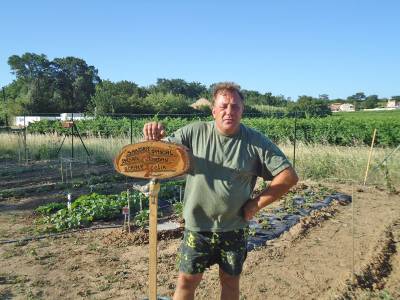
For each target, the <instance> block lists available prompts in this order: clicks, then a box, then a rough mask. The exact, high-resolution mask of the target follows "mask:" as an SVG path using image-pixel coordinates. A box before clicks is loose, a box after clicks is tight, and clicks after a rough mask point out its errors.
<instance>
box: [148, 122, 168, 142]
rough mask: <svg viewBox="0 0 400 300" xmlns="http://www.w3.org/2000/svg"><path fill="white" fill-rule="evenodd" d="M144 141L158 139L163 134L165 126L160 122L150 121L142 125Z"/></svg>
mask: <svg viewBox="0 0 400 300" xmlns="http://www.w3.org/2000/svg"><path fill="white" fill-rule="evenodd" d="M143 135H144V139H145V140H146V141H159V140H161V139H162V138H163V137H164V136H165V128H164V126H163V125H162V124H161V123H160V122H150V123H146V124H144V126H143Z"/></svg>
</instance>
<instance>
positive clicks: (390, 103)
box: [386, 100, 400, 108]
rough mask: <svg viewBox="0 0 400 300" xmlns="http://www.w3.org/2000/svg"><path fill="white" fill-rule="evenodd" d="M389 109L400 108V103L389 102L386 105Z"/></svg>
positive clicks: (395, 101)
mask: <svg viewBox="0 0 400 300" xmlns="http://www.w3.org/2000/svg"><path fill="white" fill-rule="evenodd" d="M386 107H387V108H400V101H398V100H388V103H387V104H386Z"/></svg>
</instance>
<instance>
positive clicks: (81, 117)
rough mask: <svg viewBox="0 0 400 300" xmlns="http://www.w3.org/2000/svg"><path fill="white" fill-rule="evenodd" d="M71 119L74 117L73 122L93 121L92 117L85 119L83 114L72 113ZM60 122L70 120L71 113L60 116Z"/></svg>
mask: <svg viewBox="0 0 400 300" xmlns="http://www.w3.org/2000/svg"><path fill="white" fill-rule="evenodd" d="M73 117H74V121H79V120H89V119H93V118H92V117H85V115H84V114H83V113H74V114H73ZM60 120H61V121H67V120H72V113H62V114H60Z"/></svg>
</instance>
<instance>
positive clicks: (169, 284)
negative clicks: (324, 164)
mask: <svg viewBox="0 0 400 300" xmlns="http://www.w3.org/2000/svg"><path fill="white" fill-rule="evenodd" d="M333 188H335V189H336V190H338V191H341V192H344V193H347V194H351V193H352V189H351V187H350V186H348V185H340V184H335V185H334V186H333ZM357 190H360V191H361V188H360V187H356V188H355V191H354V250H355V251H354V269H355V272H356V275H358V277H357V278H359V281H357V280H356V281H355V283H354V284H352V276H351V273H352V268H353V238H352V237H353V227H352V215H353V210H352V206H351V205H350V206H340V205H336V206H332V207H330V208H329V209H327V210H326V211H325V212H319V213H317V214H316V215H315V216H313V217H307V218H306V219H303V221H302V223H301V224H298V225H297V226H296V227H295V228H293V229H292V230H291V231H290V233H286V234H285V235H284V236H282V237H281V238H279V239H278V240H275V241H273V242H270V243H268V244H267V246H266V247H263V248H260V249H258V250H256V251H251V252H250V253H249V255H248V259H247V261H246V264H245V268H244V272H243V275H242V280H241V291H242V292H241V299H335V298H338V299H340V298H342V299H345V298H350V299H362V298H364V299H380V298H379V297H381V296H382V295H389V296H388V297H392V299H396V298H400V291H399V286H400V284H399V282H400V267H399V266H400V263H399V259H400V258H399V253H400V250H399V240H400V232H399V227H400V226H399V225H398V224H399V223H400V219H399V218H400V209H399V204H400V196H399V195H388V194H387V193H386V192H385V191H380V190H378V189H376V188H374V187H369V188H364V189H363V191H362V192H360V191H357ZM24 222H25V223H29V220H27V219H26V215H23V214H20V215H19V214H15V215H12V216H10V215H5V213H4V212H0V234H1V233H7V235H8V236H10V237H11V236H12V233H13V232H14V231H15V232H18V230H22V229H21V228H24V227H23V226H22V225H21V224H25V223H24ZM21 226H22V227H21ZM118 233H119V229H109V230H98V231H94V232H85V233H75V234H71V235H70V236H67V237H64V238H58V239H44V240H39V241H33V242H29V243H20V244H18V243H13V244H3V245H0V298H1V299H82V298H85V299H143V298H145V297H146V295H147V276H148V272H147V263H148V253H149V252H148V245H141V246H136V245H132V244H130V243H129V242H127V243H116V242H114V243H110V238H109V237H110V234H111V235H115V234H117V235H118ZM1 238H2V239H3V236H2V237H1ZM121 238H123V235H122V234H121ZM179 242H180V241H179V239H173V240H168V241H161V242H160V243H159V256H158V257H159V267H158V291H159V294H160V295H164V296H170V297H171V296H172V294H173V291H174V288H175V281H176V276H177V272H176V270H175V259H176V252H177V248H178V246H179ZM385 245H388V247H385ZM368 267H369V269H368ZM385 268H386V269H387V270H386V271H384V270H383V269H385ZM368 270H371V272H370V273H371V274H378V276H375V277H377V278H376V279H373V277H374V276H372V275H371V276H370V277H371V278H372V280H371V283H372V284H371V289H373V290H370V289H369V287H365V286H364V285H363V282H365V281H368V278H369V277H368V276H369V273H368ZM218 294H219V284H218V269H217V267H215V266H214V267H212V268H211V270H209V271H208V272H206V273H205V275H204V280H203V281H202V283H201V285H200V287H199V289H198V291H197V294H196V299H207V300H210V299H218V298H219V295H218ZM387 299H391V298H387Z"/></svg>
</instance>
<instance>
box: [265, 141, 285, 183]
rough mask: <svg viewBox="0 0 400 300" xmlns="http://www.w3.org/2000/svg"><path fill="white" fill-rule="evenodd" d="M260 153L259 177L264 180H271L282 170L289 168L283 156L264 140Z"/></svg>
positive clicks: (270, 143) (269, 142)
mask: <svg viewBox="0 0 400 300" xmlns="http://www.w3.org/2000/svg"><path fill="white" fill-rule="evenodd" d="M263 144H264V145H263V148H262V149H259V151H260V160H261V169H260V174H259V176H260V177H262V178H264V179H265V180H272V179H273V178H274V177H275V176H276V175H278V174H279V173H280V172H282V171H283V170H285V169H287V168H289V167H291V166H292V165H291V163H290V162H289V160H288V159H287V158H286V156H285V154H283V152H282V151H281V150H280V149H279V148H278V147H277V146H276V145H275V144H274V143H272V142H271V141H270V140H268V139H266V140H265V143H263Z"/></svg>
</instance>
